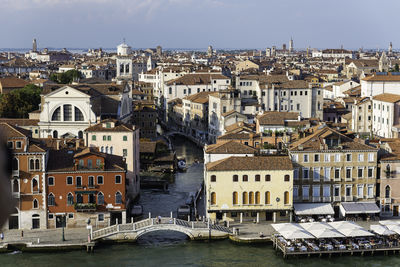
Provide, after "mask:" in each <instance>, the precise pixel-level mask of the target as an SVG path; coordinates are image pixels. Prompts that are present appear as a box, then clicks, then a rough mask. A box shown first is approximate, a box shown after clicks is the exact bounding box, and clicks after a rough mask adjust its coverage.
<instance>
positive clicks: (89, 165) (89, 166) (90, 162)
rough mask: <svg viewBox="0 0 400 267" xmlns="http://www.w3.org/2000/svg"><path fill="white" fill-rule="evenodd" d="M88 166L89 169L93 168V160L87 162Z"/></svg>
mask: <svg viewBox="0 0 400 267" xmlns="http://www.w3.org/2000/svg"><path fill="white" fill-rule="evenodd" d="M87 166H88V168H93V161H92V160H91V159H88V160H87Z"/></svg>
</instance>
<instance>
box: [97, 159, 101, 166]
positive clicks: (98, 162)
mask: <svg viewBox="0 0 400 267" xmlns="http://www.w3.org/2000/svg"><path fill="white" fill-rule="evenodd" d="M100 165H101V160H100V159H96V167H100Z"/></svg>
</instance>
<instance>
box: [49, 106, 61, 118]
mask: <svg viewBox="0 0 400 267" xmlns="http://www.w3.org/2000/svg"><path fill="white" fill-rule="evenodd" d="M51 120H52V121H60V120H61V107H58V108H56V110H55V111H54V112H53V115H52V116H51Z"/></svg>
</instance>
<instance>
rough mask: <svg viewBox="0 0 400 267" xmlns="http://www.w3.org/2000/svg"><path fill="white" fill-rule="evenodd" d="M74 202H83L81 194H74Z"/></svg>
mask: <svg viewBox="0 0 400 267" xmlns="http://www.w3.org/2000/svg"><path fill="white" fill-rule="evenodd" d="M76 203H83V197H82V194H76Z"/></svg>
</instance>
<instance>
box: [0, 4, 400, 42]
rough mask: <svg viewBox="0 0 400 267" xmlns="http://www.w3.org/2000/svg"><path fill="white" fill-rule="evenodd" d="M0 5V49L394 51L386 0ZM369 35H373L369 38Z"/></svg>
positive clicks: (392, 11)
mask: <svg viewBox="0 0 400 267" xmlns="http://www.w3.org/2000/svg"><path fill="white" fill-rule="evenodd" d="M0 2H1V4H2V6H3V7H4V8H2V10H0V23H1V24H3V25H8V27H2V28H1V29H0V34H1V35H2V36H9V37H10V36H12V38H2V40H1V41H0V48H16V49H17V48H28V47H30V46H31V43H32V39H33V38H36V39H37V40H38V47H39V48H45V47H79V48H81V47H82V48H91V47H106V48H112V47H116V46H117V45H118V44H120V43H121V42H122V40H123V38H126V43H127V44H129V45H130V46H132V47H133V48H145V47H155V46H157V45H161V46H163V47H165V48H192V49H204V48H206V47H207V46H208V45H210V44H211V45H213V47H214V48H218V49H220V48H236V49H252V48H257V49H261V48H265V47H271V46H274V45H275V46H276V47H277V48H280V47H281V46H282V44H283V43H286V44H288V42H289V40H290V37H292V38H293V40H294V48H303V49H304V48H306V47H309V46H310V47H311V48H340V47H341V46H342V45H343V47H344V48H346V49H358V48H360V47H363V48H366V49H387V47H388V45H389V42H393V48H394V49H396V48H397V46H396V44H398V43H400V40H399V39H400V38H399V37H397V36H395V35H393V34H392V33H393V32H395V31H394V30H395V29H394V27H395V26H394V25H395V23H391V22H390V19H389V20H388V19H387V18H394V17H395V10H398V8H396V6H397V7H400V3H397V2H394V1H384V2H385V4H386V5H385V4H382V5H378V6H376V5H374V6H373V5H372V4H373V2H372V1H352V2H344V1H337V2H335V3H325V4H324V6H323V7H321V6H320V3H319V1H316V0H308V1H305V2H304V1H303V2H301V3H298V2H297V1H286V2H284V3H272V2H263V1H258V0H253V1H248V2H246V3H241V1H237V0H233V1H227V0H205V1H193V0H144V1H139V0H135V1H126V0H117V1H108V0H100V1H96V0H84V1H76V0H68V1H48V0H36V1H26V0H19V1H10V0H1V1H0ZM387 4H390V6H391V8H390V9H388V8H387V6H388V5H387ZM327 10H329V14H328V13H327ZM277 11H280V12H277ZM381 14H384V15H381ZM15 18H18V19H17V20H15ZM371 18H373V19H371ZM383 19H385V22H384V24H383V23H382V21H383ZM12 20H15V21H14V22H13V23H10V21H12ZM354 22H356V25H357V26H353V25H355V23H354ZM264 31H265V34H263V32H264ZM149 33H150V34H149ZM371 33H373V35H374V38H370V35H371ZM337 36H340V38H338V37H337ZM321 37H322V38H321Z"/></svg>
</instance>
